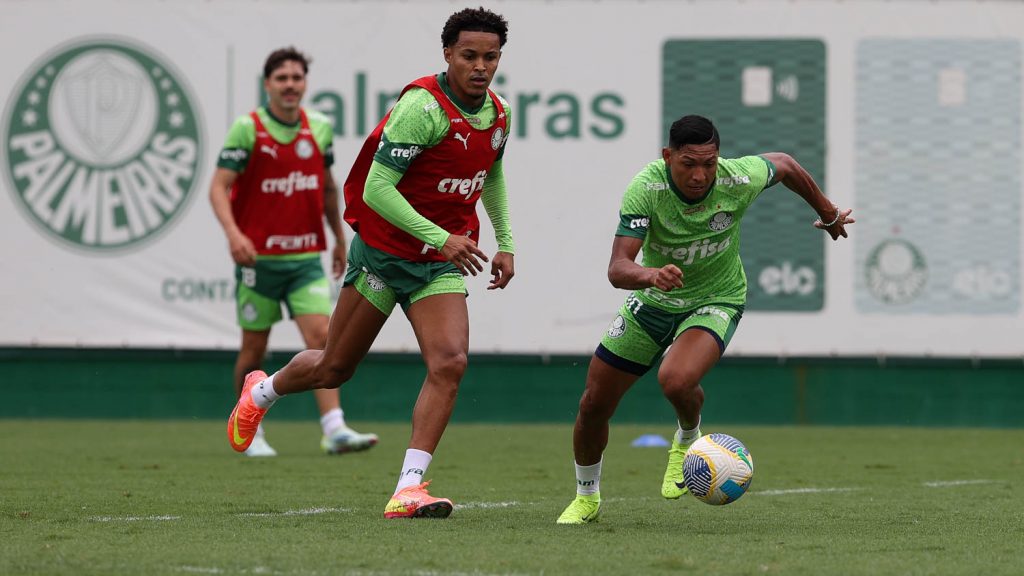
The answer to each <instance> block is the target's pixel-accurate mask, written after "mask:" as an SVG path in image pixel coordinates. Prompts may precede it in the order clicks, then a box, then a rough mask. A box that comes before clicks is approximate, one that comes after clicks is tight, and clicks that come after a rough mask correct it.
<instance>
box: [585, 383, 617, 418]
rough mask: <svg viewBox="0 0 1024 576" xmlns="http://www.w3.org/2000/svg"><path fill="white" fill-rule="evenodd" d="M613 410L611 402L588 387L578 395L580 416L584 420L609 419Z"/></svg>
mask: <svg viewBox="0 0 1024 576" xmlns="http://www.w3.org/2000/svg"><path fill="white" fill-rule="evenodd" d="M613 412H615V406H614V404H613V403H611V402H609V401H607V400H606V399H604V398H602V397H601V395H599V394H594V393H593V392H592V391H591V390H590V389H587V390H585V391H584V392H583V396H582V397H580V414H579V416H580V418H582V419H584V420H588V421H590V420H610V419H611V417H612V413H613Z"/></svg>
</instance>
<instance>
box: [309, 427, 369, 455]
mask: <svg viewBox="0 0 1024 576" xmlns="http://www.w3.org/2000/svg"><path fill="white" fill-rule="evenodd" d="M377 440H378V438H377V435H376V434H362V433H360V432H356V431H355V430H353V429H351V428H349V427H348V426H342V427H341V428H338V429H337V430H335V431H334V432H331V433H330V434H328V435H326V436H324V437H323V438H321V439H320V449H321V450H323V451H324V453H325V454H345V453H346V452H360V451H362V450H369V449H370V448H373V447H374V446H375V445H376V444H377Z"/></svg>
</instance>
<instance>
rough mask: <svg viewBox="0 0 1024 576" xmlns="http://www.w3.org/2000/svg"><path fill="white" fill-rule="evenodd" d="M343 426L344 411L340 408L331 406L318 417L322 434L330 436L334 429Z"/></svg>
mask: <svg viewBox="0 0 1024 576" xmlns="http://www.w3.org/2000/svg"><path fill="white" fill-rule="evenodd" d="M343 426H345V413H344V412H342V411H341V408H332V409H330V410H328V411H327V413H326V414H324V415H323V416H321V417H320V428H321V429H322V430H323V431H324V436H330V435H331V434H332V433H333V432H334V431H335V430H338V429H339V428H342V427H343Z"/></svg>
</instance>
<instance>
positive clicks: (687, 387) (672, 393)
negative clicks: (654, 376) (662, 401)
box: [658, 366, 700, 398]
mask: <svg viewBox="0 0 1024 576" xmlns="http://www.w3.org/2000/svg"><path fill="white" fill-rule="evenodd" d="M658 382H659V383H660V384H661V390H662V392H664V393H665V396H667V397H669V398H672V397H677V396H686V395H689V394H692V393H693V392H694V390H696V389H697V387H698V386H700V376H699V375H698V374H696V373H695V372H693V371H690V370H686V369H679V368H666V367H664V366H662V368H661V370H659V371H658Z"/></svg>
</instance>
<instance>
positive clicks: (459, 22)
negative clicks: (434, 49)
mask: <svg viewBox="0 0 1024 576" xmlns="http://www.w3.org/2000/svg"><path fill="white" fill-rule="evenodd" d="M459 32H491V33H493V34H497V35H498V43H499V44H498V45H499V46H501V47H504V46H505V42H506V41H507V40H508V22H507V21H506V20H505V18H504V17H503V16H501V15H500V14H495V13H494V12H491V11H490V10H488V9H486V8H484V7H483V6H481V7H479V8H465V9H463V10H460V11H458V12H456V13H455V14H452V15H451V16H449V17H448V21H447V22H445V23H444V29H443V30H441V47H443V48H450V47H451V46H453V45H454V44H455V43H456V42H458V41H459Z"/></svg>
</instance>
